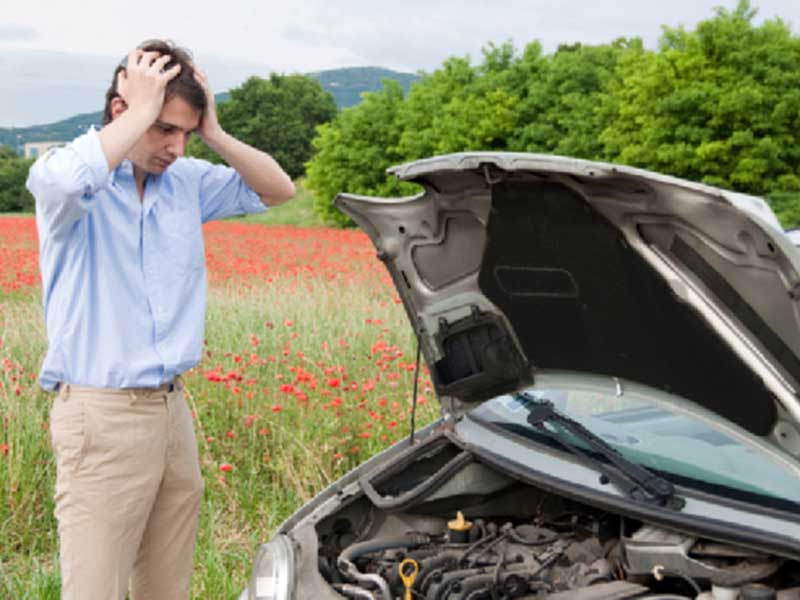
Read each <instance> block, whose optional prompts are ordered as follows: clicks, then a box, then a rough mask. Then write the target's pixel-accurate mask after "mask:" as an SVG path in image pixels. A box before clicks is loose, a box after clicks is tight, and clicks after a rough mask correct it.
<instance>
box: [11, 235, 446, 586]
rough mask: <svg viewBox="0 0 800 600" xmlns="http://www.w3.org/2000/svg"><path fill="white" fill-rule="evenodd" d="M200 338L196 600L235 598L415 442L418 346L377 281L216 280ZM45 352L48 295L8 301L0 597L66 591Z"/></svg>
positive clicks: (191, 391)
mask: <svg viewBox="0 0 800 600" xmlns="http://www.w3.org/2000/svg"><path fill="white" fill-rule="evenodd" d="M258 230H259V231H260V230H261V228H258ZM207 237H208V236H207ZM370 272H372V273H379V272H378V271H375V270H371V271H370ZM206 339H207V342H206V348H205V352H206V353H205V356H204V358H203V360H202V362H201V363H200V365H198V366H197V367H196V368H195V369H193V370H192V371H190V372H189V373H187V374H186V376H185V378H184V379H185V382H186V385H187V390H188V397H189V402H190V406H191V408H192V409H193V411H194V412H195V415H196V419H195V430H196V434H197V441H198V447H199V450H200V462H201V469H202V472H203V477H204V480H205V496H204V501H203V506H202V511H201V517H200V529H199V535H198V543H197V548H196V553H195V568H194V575H193V580H192V596H193V597H196V598H236V597H237V596H238V594H239V592H240V591H241V589H242V588H243V586H244V585H245V584H246V580H247V577H248V575H249V570H250V564H251V560H252V557H253V553H254V548H255V546H256V545H257V544H258V543H259V542H263V541H266V540H267V539H268V538H269V537H270V536H271V534H272V532H273V531H274V530H275V528H276V527H277V526H278V525H279V524H280V522H281V521H282V520H283V519H285V518H286V517H288V516H289V515H290V514H291V513H292V512H293V511H294V510H296V509H297V508H298V507H299V506H300V505H302V504H303V503H304V502H306V501H308V500H309V499H310V498H312V497H313V495H314V494H315V493H317V492H318V491H320V490H321V489H322V488H323V487H325V486H327V485H328V484H330V483H331V482H333V481H335V480H336V479H337V478H338V477H340V476H341V475H343V474H344V473H346V472H347V471H348V470H349V469H351V468H352V467H353V466H355V465H356V464H358V463H359V462H361V461H363V460H365V459H366V458H368V457H369V456H371V455H372V454H374V453H375V452H377V451H379V450H380V449H383V448H384V447H386V446H388V445H389V444H391V443H392V442H394V441H396V440H398V439H400V438H401V437H403V436H405V435H407V434H408V432H409V424H410V422H409V418H408V416H409V409H410V401H411V390H412V384H413V364H412V363H413V360H414V350H415V348H414V347H413V336H412V332H411V330H410V327H409V325H408V321H407V318H406V316H405V314H404V313H403V311H402V308H401V307H400V306H399V305H398V303H397V300H396V298H395V292H394V290H393V289H390V288H389V287H388V286H387V285H386V283H385V279H384V278H382V277H380V276H379V275H371V276H366V277H355V278H354V277H352V276H350V275H347V276H346V277H345V276H342V277H338V278H337V277H322V276H319V274H318V273H317V274H316V275H314V274H310V275H308V276H303V275H302V274H297V273H293V274H290V275H286V276H276V277H274V278H270V279H268V280H263V279H260V280H254V281H249V282H247V283H246V284H242V282H241V281H240V280H223V281H220V282H217V283H215V284H214V285H212V287H211V288H210V290H209V304H208V312H207V319H206ZM44 350H45V332H44V328H43V324H42V318H41V303H40V299H39V291H38V289H37V288H34V289H33V290H32V291H30V292H28V293H25V291H24V290H22V291H19V292H14V293H6V294H5V295H2V292H0V385H2V387H0V490H1V491H0V499H1V500H0V598H37V599H38V598H44V599H49V598H53V599H56V598H58V597H59V593H60V585H59V576H58V556H57V536H56V523H55V519H54V517H53V501H52V496H53V485H54V475H55V472H54V463H53V458H52V452H51V449H50V445H49V436H48V419H49V416H48V415H49V407H50V403H51V401H52V398H51V396H50V395H49V394H47V393H45V392H43V391H41V390H40V389H39V387H38V384H37V382H36V381H35V377H36V374H37V371H38V368H39V365H40V362H41V359H42V356H43V352H44ZM420 383H421V385H420V388H421V395H422V402H423V404H422V405H421V406H420V413H419V418H418V423H419V424H420V425H419V426H422V425H423V424H424V423H426V422H429V421H430V420H432V419H433V418H435V417H436V415H437V414H438V405H437V404H436V403H435V402H432V401H431V389H430V381H429V379H428V377H427V376H426V375H425V374H424V371H423V374H422V375H421V377H420Z"/></svg>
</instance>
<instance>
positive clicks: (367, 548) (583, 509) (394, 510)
mask: <svg viewBox="0 0 800 600" xmlns="http://www.w3.org/2000/svg"><path fill="white" fill-rule="evenodd" d="M429 450H431V449H429ZM461 456H462V453H460V452H459V451H458V449H457V448H452V447H449V446H448V445H447V444H441V445H440V446H439V447H433V448H432V450H431V451H429V452H427V453H421V454H418V455H417V457H416V459H412V460H409V461H405V462H403V461H401V463H402V464H401V465H400V466H399V467H397V466H396V467H395V468H394V469H391V468H390V469H389V470H388V471H386V472H382V473H381V474H380V475H379V476H378V477H376V478H375V479H374V480H372V481H363V480H362V482H361V484H362V488H364V491H365V492H366V493H365V494H363V495H360V496H359V497H358V498H355V499H353V500H352V501H350V502H349V503H348V504H347V505H346V506H343V507H342V508H341V509H340V510H339V511H337V512H336V513H335V514H332V515H329V516H327V517H326V518H324V519H322V520H321V521H319V522H318V523H317V525H316V534H317V537H318V542H319V548H318V568H319V573H320V575H321V576H322V578H323V579H324V580H325V582H327V585H329V586H330V587H332V588H333V589H334V590H336V592H337V593H338V594H339V595H340V596H341V597H345V598H359V599H364V600H371V599H374V600H395V599H403V600H406V599H425V600H504V599H512V598H519V599H523V600H533V599H537V600H538V599H549V600H568V599H577V600H590V599H601V598H603V599H606V598H611V599H626V598H650V599H664V600H666V599H670V598H673V599H677V598H696V599H703V600H737V599H741V600H755V599H770V598H772V599H780V600H800V563H798V562H797V561H795V560H791V559H787V558H784V557H780V556H776V555H772V554H770V553H767V552H763V551H759V550H757V549H753V548H747V547H740V546H738V545H732V544H729V543H725V542H721V541H718V540H713V539H707V538H705V537H703V536H701V535H697V534H692V533H690V532H681V531H676V530H670V529H665V528H663V527H660V526H657V525H653V524H649V523H646V522H643V521H641V520H637V519H633V518H630V517H626V516H625V515H623V514H617V513H614V512H609V511H607V510H602V509H600V508H597V507H594V506H591V505H589V504H585V503H582V502H578V501H575V500H572V499H569V498H565V497H562V496H559V495H557V494H554V493H552V492H548V491H545V490H540V489H538V488H535V487H533V486H531V485H528V484H525V483H522V482H520V481H518V480H516V479H515V478H514V477H512V476H510V475H507V474H504V473H501V472H499V471H498V470H497V469H495V468H492V467H489V466H487V465H485V464H482V463H480V462H478V461H474V460H461V461H460V464H459V465H458V468H447V466H448V465H450V466H451V467H452V465H453V464H454V463H458V462H459V457H461Z"/></svg>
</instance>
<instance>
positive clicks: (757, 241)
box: [336, 153, 800, 456]
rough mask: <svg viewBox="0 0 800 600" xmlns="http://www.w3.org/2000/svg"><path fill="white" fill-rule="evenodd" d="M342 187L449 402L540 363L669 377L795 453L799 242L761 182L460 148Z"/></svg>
mask: <svg viewBox="0 0 800 600" xmlns="http://www.w3.org/2000/svg"><path fill="white" fill-rule="evenodd" d="M391 171H392V172H394V173H395V174H396V175H397V176H398V177H399V178H401V179H404V180H408V181H414V182H416V183H419V184H421V185H422V186H423V188H424V191H423V192H422V193H421V194H419V195H417V196H414V197H409V198H391V199H378V198H365V197H358V196H352V195H346V194H342V195H340V196H338V197H337V199H336V204H337V206H338V207H339V208H340V209H341V210H343V211H344V212H346V213H347V214H349V215H350V216H351V217H352V218H353V219H354V220H355V221H356V222H357V223H358V224H359V225H360V226H361V227H362V228H363V229H364V230H365V231H366V232H367V233H368V235H369V236H370V238H371V240H372V242H373V243H374V244H375V247H376V248H377V250H378V256H379V257H380V258H381V259H382V260H383V261H384V262H385V263H386V266H387V268H388V270H389V272H390V274H391V275H392V277H393V280H394V282H395V285H396V286H397V289H398V292H399V294H400V297H401V298H402V300H403V303H404V306H405V308H406V310H407V312H408V315H409V318H410V320H411V323H412V324H413V326H414V329H415V331H416V332H417V334H418V335H419V337H420V342H421V346H422V350H423V354H424V356H425V359H426V362H427V364H428V366H429V368H430V370H431V373H432V376H433V381H434V384H435V387H436V390H437V393H438V394H439V397H440V398H441V399H442V401H443V403H444V404H445V406H446V407H447V408H448V409H449V410H452V411H455V412H457V413H458V412H463V411H464V410H467V409H468V408H470V407H472V406H474V405H475V404H476V403H478V402H481V401H483V400H486V399H488V398H491V397H494V396H496V395H498V394H501V393H507V392H511V391H514V390H517V389H520V388H521V387H524V386H525V385H528V384H529V383H530V382H531V381H532V380H533V378H535V374H536V371H537V370H538V369H548V370H550V369H558V370H572V371H583V372H591V373H597V374H605V375H608V376H611V377H619V378H626V379H631V380H634V381H638V382H641V383H645V384H647V385H650V386H653V387H656V388H659V389H664V390H667V391H670V392H672V393H675V394H677V395H680V396H682V397H684V398H686V399H689V400H691V401H693V402H696V403H697V404H699V405H701V406H703V407H705V408H707V409H709V410H711V411H714V412H715V413H717V414H719V415H720V416H721V417H723V418H725V419H728V420H730V421H732V422H734V423H736V424H737V425H739V426H741V427H743V428H744V429H746V430H748V431H750V432H752V433H754V434H756V435H759V436H762V437H765V438H768V439H770V440H771V441H773V442H774V443H775V444H776V445H778V446H780V447H781V448H783V449H785V450H787V451H789V452H790V453H792V454H794V455H796V456H800V433H799V432H798V427H797V425H798V423H800V404H798V398H797V390H798V385H799V383H800V307H799V306H798V301H799V300H800V277H799V276H798V272H800V257H798V255H797V253H796V249H795V248H794V247H793V246H792V244H791V242H790V241H789V240H788V238H786V236H785V235H784V234H783V233H782V232H781V231H780V229H779V226H778V225H777V221H776V220H775V218H774V215H773V214H772V213H771V211H769V209H768V208H767V207H766V205H765V204H764V203H763V201H761V200H760V199H757V198H753V197H749V196H743V195H738V194H733V193H730V192H725V191H723V190H719V189H716V188H712V187H709V186H703V185H699V184H694V183H690V182H686V181H682V180H679V179H675V178H671V177H666V176H663V175H658V174H655V173H649V172H646V171H641V170H637V169H632V168H627V167H618V166H614V165H608V164H603V163H593V162H588V161H581V160H575V159H568V158H561V157H552V156H541V155H531V154H504V153H469V154H457V155H448V156H443V157H435V158H433V159H426V160H424V161H417V162H415V163H410V164H407V165H403V166H401V167H395V168H394V169H392V170H391Z"/></svg>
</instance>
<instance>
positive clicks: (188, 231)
mask: <svg viewBox="0 0 800 600" xmlns="http://www.w3.org/2000/svg"><path fill="white" fill-rule="evenodd" d="M161 225H162V228H163V233H164V241H165V246H164V248H163V253H164V260H165V261H166V262H168V263H169V264H171V265H172V266H173V267H174V269H175V270H176V271H177V272H178V273H183V274H190V273H194V272H196V271H199V270H201V269H202V268H203V266H204V264H205V251H204V247H203V229H202V227H201V225H200V214H199V212H197V211H193V210H177V211H170V212H168V213H166V214H165V215H164V217H163V219H162V223H161Z"/></svg>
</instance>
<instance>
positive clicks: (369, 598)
mask: <svg viewBox="0 0 800 600" xmlns="http://www.w3.org/2000/svg"><path fill="white" fill-rule="evenodd" d="M333 589H335V590H336V591H337V592H340V593H341V594H342V595H344V596H347V597H348V598H356V599H360V600H375V595H374V594H373V593H372V592H370V591H369V590H365V589H364V588H360V587H358V586H357V585H351V584H349V583H335V584H333Z"/></svg>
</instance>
